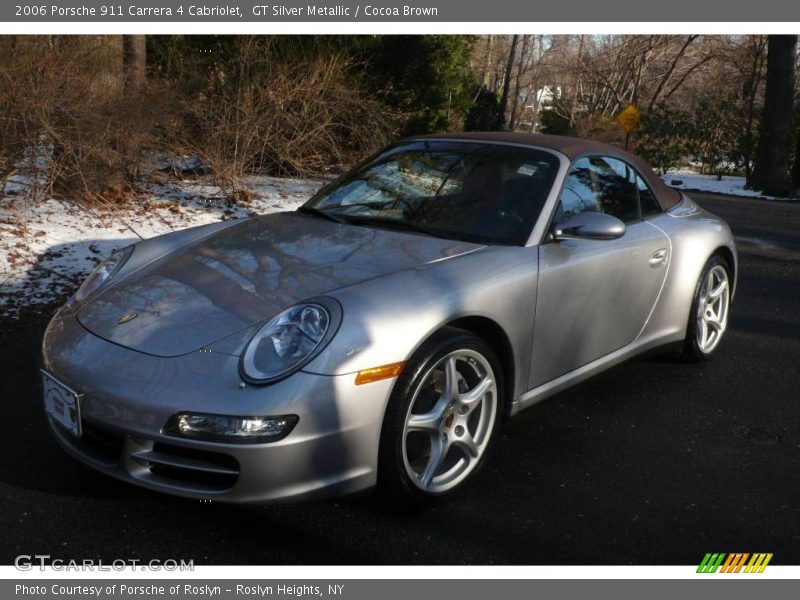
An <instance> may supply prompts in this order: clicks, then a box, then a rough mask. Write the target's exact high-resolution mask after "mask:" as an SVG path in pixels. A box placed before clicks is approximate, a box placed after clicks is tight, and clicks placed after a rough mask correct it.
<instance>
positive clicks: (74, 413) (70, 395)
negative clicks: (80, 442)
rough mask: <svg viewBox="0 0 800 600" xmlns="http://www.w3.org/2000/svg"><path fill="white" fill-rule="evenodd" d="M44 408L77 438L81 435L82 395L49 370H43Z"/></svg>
mask: <svg viewBox="0 0 800 600" xmlns="http://www.w3.org/2000/svg"><path fill="white" fill-rule="evenodd" d="M42 388H43V392H44V409H45V412H46V413H47V414H48V416H49V417H50V418H51V419H53V420H54V421H55V422H56V423H58V424H59V425H60V426H61V427H63V428H64V429H66V430H67V431H69V432H70V433H71V434H72V435H73V436H75V437H76V438H79V437H81V434H82V433H83V429H82V427H81V399H82V395H81V394H79V393H77V392H76V391H75V390H73V389H72V388H70V387H69V386H67V385H65V384H63V383H61V382H60V381H59V380H58V379H56V378H55V377H53V376H52V375H50V373H48V372H47V371H42Z"/></svg>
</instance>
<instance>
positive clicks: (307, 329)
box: [240, 298, 342, 384]
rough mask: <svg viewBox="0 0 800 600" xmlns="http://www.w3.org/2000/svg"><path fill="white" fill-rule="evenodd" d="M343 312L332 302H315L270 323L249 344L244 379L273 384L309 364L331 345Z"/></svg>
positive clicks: (243, 360) (242, 366) (242, 365)
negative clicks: (329, 343) (330, 342)
mask: <svg viewBox="0 0 800 600" xmlns="http://www.w3.org/2000/svg"><path fill="white" fill-rule="evenodd" d="M341 314H342V309H341V307H340V306H339V303H338V302H336V301H335V300H333V299H331V298H316V299H313V300H309V301H308V302H303V303H301V304H297V305H295V306H292V307H291V308H288V309H286V310H285V311H283V312H282V313H280V314H278V315H277V316H275V317H273V318H272V319H270V320H269V321H268V322H267V323H266V324H265V325H264V326H263V327H262V328H261V329H259V330H258V332H257V333H256V334H255V335H254V336H253V338H252V339H251V340H250V342H249V343H248V344H247V348H246V349H245V351H244V353H243V354H242V358H241V361H240V371H241V373H240V374H241V376H242V378H243V379H244V380H245V381H249V382H251V383H259V384H263V383H270V382H272V381H276V380H278V379H281V378H283V377H286V376H288V375H290V374H291V373H294V372H295V371H297V370H298V369H301V368H302V367H303V366H304V365H306V364H307V363H309V362H310V361H311V360H312V359H313V358H314V357H315V356H316V355H317V354H319V353H320V352H321V351H322V349H323V348H324V347H325V345H326V344H327V343H328V342H329V341H330V339H331V338H332V337H333V335H334V334H335V333H336V330H337V329H338V327H339V323H340V321H341Z"/></svg>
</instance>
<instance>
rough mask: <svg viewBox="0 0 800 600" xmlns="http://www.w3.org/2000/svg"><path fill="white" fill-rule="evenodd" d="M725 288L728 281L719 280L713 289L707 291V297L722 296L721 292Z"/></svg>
mask: <svg viewBox="0 0 800 600" xmlns="http://www.w3.org/2000/svg"><path fill="white" fill-rule="evenodd" d="M727 288H728V283H727V282H726V281H722V282H720V284H719V285H718V286H717V287H715V288H714V289H712V290H711V291H710V292H709V293H708V297H709V298H719V297H720V296H722V293H723V292H724V291H725V290H726V289H727Z"/></svg>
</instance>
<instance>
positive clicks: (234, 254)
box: [42, 133, 737, 502]
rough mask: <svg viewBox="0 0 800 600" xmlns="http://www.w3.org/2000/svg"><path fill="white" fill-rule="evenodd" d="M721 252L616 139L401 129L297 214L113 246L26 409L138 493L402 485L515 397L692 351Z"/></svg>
mask: <svg viewBox="0 0 800 600" xmlns="http://www.w3.org/2000/svg"><path fill="white" fill-rule="evenodd" d="M736 269H737V258H736V248H735V246H734V242H733V237H732V236H731V232H730V230H729V228H728V226H727V225H726V224H725V223H724V222H723V221H722V220H720V219H719V218H717V217H715V216H714V215H712V214H710V213H708V212H706V211H704V210H703V209H701V208H699V207H698V206H697V205H696V204H695V203H694V202H692V201H691V200H690V199H689V198H687V197H686V196H683V195H681V194H680V193H679V192H677V191H675V190H673V189H671V188H668V187H667V186H665V185H664V184H663V183H662V182H661V180H660V179H659V178H658V177H656V176H655V175H654V174H653V172H652V171H651V169H650V168H649V167H648V166H647V165H646V164H645V163H643V162H642V161H641V160H640V159H638V158H637V157H635V156H633V155H631V154H628V153H626V152H623V151H621V150H619V149H618V148H615V147H613V146H609V145H605V144H600V143H595V142H589V141H585V140H580V139H574V138H567V137H553V136H545V135H532V134H510V133H481V134H457V135H441V136H428V137H418V138H413V139H409V140H405V141H403V142H401V143H398V144H396V145H394V146H391V147H389V148H387V149H385V150H383V151H381V152H379V153H378V154H376V155H375V156H373V157H372V158H370V159H369V160H367V161H366V162H364V163H363V164H362V165H360V166H359V167H357V168H355V169H354V170H352V171H351V172H349V173H347V174H346V175H344V176H343V177H341V178H339V179H338V180H337V181H335V182H334V183H332V184H330V185H328V186H326V187H324V188H323V189H321V190H320V191H319V192H318V193H317V194H316V195H315V196H314V197H313V198H312V199H311V200H310V201H309V202H308V203H306V204H305V205H304V206H302V207H301V208H300V209H298V210H297V211H295V212H283V213H276V214H271V215H267V216H262V217H254V218H250V219H244V220H238V221H226V222H222V223H218V224H214V225H208V226H203V227H197V228H194V229H188V230H184V231H180V232H176V233H172V234H169V235H166V236H162V237H158V238H154V239H150V240H147V241H144V242H140V243H138V244H136V245H135V246H130V247H128V248H125V249H124V250H121V251H119V252H116V253H114V254H113V255H112V256H110V257H109V258H108V259H107V260H106V261H105V262H104V263H102V264H101V265H100V266H99V267H98V268H97V269H96V270H95V271H94V272H93V273H92V274H91V275H90V276H89V277H88V279H87V280H86V281H85V282H84V284H83V285H82V287H81V288H80V289H79V290H78V292H77V293H76V294H75V296H74V297H73V298H71V299H70V300H69V302H68V303H67V305H66V306H64V307H63V308H62V309H61V310H60V311H59V312H58V314H57V315H56V316H55V317H54V318H53V320H52V322H51V323H50V325H49V327H48V329H47V332H46V334H45V338H44V343H43V349H42V354H43V371H42V377H43V382H44V397H45V409H46V412H47V416H48V420H49V423H50V426H51V429H52V431H53V433H54V435H55V438H56V439H57V440H58V442H59V443H60V444H61V445H62V446H63V447H64V449H66V451H67V452H69V453H70V454H72V455H73V456H75V457H77V458H78V459H79V460H81V461H83V462H84V463H86V464H88V465H91V466H92V467H94V468H96V469H98V470H100V471H102V472H104V473H107V474H109V475H113V476H115V477H119V478H121V479H124V480H127V481H130V482H131V483H135V484H138V485H142V486H145V487H148V488H151V489H155V490H160V491H164V492H169V493H173V494H178V495H183V496H189V497H197V498H214V499H215V500H219V501H230V502H264V501H271V500H279V499H299V498H308V497H317V496H321V495H330V494H341V493H347V492H354V491H357V490H362V489H366V488H369V487H372V486H374V485H376V484H379V485H380V486H381V487H384V488H386V489H388V490H389V491H390V492H391V493H393V494H396V493H401V494H405V495H406V496H407V497H409V499H411V500H415V499H422V500H424V499H426V498H430V497H437V496H441V495H445V494H447V493H449V492H452V491H454V490H456V489H457V488H459V487H460V486H462V485H463V484H464V483H465V482H466V481H467V480H469V479H470V478H471V477H472V476H473V475H474V474H475V473H476V472H477V471H478V468H479V467H480V466H481V465H482V464H484V463H485V462H486V458H487V454H488V452H489V450H490V448H491V446H492V443H493V441H494V440H495V438H496V437H497V430H498V427H499V425H500V424H501V422H502V421H503V420H504V419H506V418H507V417H510V416H513V415H515V414H516V413H518V412H519V411H521V410H522V409H524V408H526V407H528V406H530V405H532V404H533V403H535V402H538V401H539V400H542V399H543V398H546V397H547V396H550V395H552V394H554V393H556V392H558V391H560V390H563V389H565V388H567V387H568V386H571V385H573V384H575V383H576V382H579V381H581V380H583V379H585V378H587V377H589V376H591V375H593V374H595V373H597V372H599V371H602V370H604V369H607V368H609V367H611V366H612V365H615V364H617V363H619V362H621V361H623V360H625V359H627V358H629V357H631V356H633V355H635V354H639V353H641V352H644V351H647V350H650V349H653V348H655V347H658V346H662V345H667V344H675V343H677V344H676V345H680V346H681V347H682V353H683V356H684V357H685V358H686V359H689V360H694V361H699V360H703V359H706V358H708V357H709V356H710V355H711V354H712V353H713V352H714V351H715V350H716V349H717V347H718V345H719V342H720V340H721V338H722V336H723V334H724V333H725V329H726V326H727V323H728V313H729V309H730V302H731V300H732V298H733V294H734V290H735V281H736Z"/></svg>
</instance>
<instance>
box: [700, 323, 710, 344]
mask: <svg viewBox="0 0 800 600" xmlns="http://www.w3.org/2000/svg"><path fill="white" fill-rule="evenodd" d="M699 325H700V347H701V348H705V347H706V344H707V343H708V323H707V322H706V319H705V317H704V318H702V319H700V323H699Z"/></svg>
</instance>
